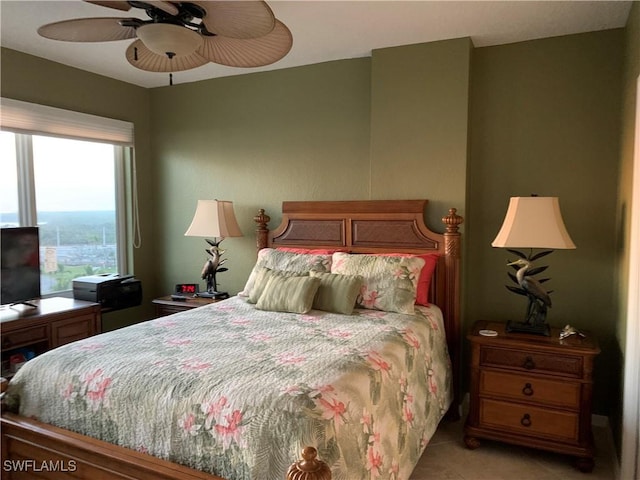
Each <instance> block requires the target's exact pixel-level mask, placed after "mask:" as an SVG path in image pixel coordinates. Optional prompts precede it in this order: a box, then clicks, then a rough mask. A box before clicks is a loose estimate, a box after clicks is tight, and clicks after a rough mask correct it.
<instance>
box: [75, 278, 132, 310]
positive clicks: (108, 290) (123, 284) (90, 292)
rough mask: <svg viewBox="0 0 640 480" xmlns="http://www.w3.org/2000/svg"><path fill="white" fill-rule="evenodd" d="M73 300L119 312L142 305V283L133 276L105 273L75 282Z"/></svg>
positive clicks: (77, 279)
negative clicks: (97, 304) (95, 304)
mask: <svg viewBox="0 0 640 480" xmlns="http://www.w3.org/2000/svg"><path fill="white" fill-rule="evenodd" d="M73 298H75V299H76V300H87V301H89V302H95V303H99V304H100V305H101V306H102V308H103V309H108V310H118V309H121V308H128V307H135V306H136V305H140V304H141V303H142V283H141V282H140V280H136V279H135V278H133V275H122V276H121V275H118V274H117V273H103V274H100V275H89V276H87V277H78V278H76V279H74V280H73Z"/></svg>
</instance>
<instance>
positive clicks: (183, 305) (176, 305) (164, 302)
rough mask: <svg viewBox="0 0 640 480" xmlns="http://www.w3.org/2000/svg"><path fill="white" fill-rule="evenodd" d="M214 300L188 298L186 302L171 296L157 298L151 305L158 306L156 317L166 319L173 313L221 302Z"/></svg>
mask: <svg viewBox="0 0 640 480" xmlns="http://www.w3.org/2000/svg"><path fill="white" fill-rule="evenodd" d="M219 301H220V300H215V299H213V298H202V297H188V298H187V299H186V300H172V299H171V295H167V296H164V297H160V298H156V299H154V300H153V301H152V302H151V303H153V304H154V305H155V306H156V317H164V316H166V315H171V314H172V313H178V312H184V311H185V310H191V309H192V308H198V307H202V306H203V305H209V304H211V303H216V302H219Z"/></svg>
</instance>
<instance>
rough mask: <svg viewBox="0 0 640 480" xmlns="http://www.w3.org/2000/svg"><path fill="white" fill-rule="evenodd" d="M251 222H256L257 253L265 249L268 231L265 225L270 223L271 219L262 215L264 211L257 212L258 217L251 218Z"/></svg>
mask: <svg viewBox="0 0 640 480" xmlns="http://www.w3.org/2000/svg"><path fill="white" fill-rule="evenodd" d="M253 221H254V222H256V224H257V227H256V247H257V249H258V251H260V250H262V249H263V248H266V247H267V243H268V236H269V229H268V228H267V224H268V223H269V222H270V221H271V217H270V216H269V215H267V214H265V213H264V209H263V208H261V209H259V210H258V215H256V216H255V217H253Z"/></svg>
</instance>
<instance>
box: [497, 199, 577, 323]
mask: <svg viewBox="0 0 640 480" xmlns="http://www.w3.org/2000/svg"><path fill="white" fill-rule="evenodd" d="M491 246H493V247H500V248H506V249H507V251H509V252H510V253H512V254H514V255H516V256H517V257H518V258H517V259H516V260H515V261H509V262H508V265H510V266H511V267H513V268H514V269H515V270H516V274H515V275H514V274H512V273H509V277H510V278H511V280H512V281H513V282H514V283H515V284H516V285H517V286H511V285H507V288H508V289H509V290H510V291H512V292H514V293H517V294H519V295H524V296H526V297H527V298H528V300H529V303H528V306H527V312H526V315H525V319H524V321H523V322H511V321H510V322H508V323H507V332H521V333H531V334H534V335H546V336H549V332H550V329H549V325H548V324H547V323H546V322H545V321H546V316H547V308H549V307H551V298H550V296H549V294H550V293H551V291H547V290H546V289H545V288H544V287H543V285H542V284H543V283H545V282H546V281H548V280H549V279H548V278H543V279H540V280H538V279H536V278H534V277H535V275H537V274H539V273H541V272H543V271H544V270H546V269H547V267H546V266H543V267H533V262H534V261H535V260H537V259H539V258H542V257H544V256H546V255H548V254H550V253H552V252H553V250H555V249H573V248H576V246H575V244H574V243H573V240H571V237H570V236H569V233H568V232H567V229H566V228H565V226H564V222H563V220H562V214H561V213H560V203H559V201H558V198H557V197H538V196H537V195H532V196H530V197H512V198H511V199H510V200H509V208H508V210H507V214H506V216H505V218H504V222H503V224H502V228H500V231H499V232H498V235H497V236H496V238H495V240H494V241H493V242H491ZM518 248H528V249H529V254H528V255H526V254H524V253H522V252H521V251H519V250H515V249H518ZM536 248H538V249H540V248H541V249H545V250H543V251H541V252H538V253H535V254H534V253H533V250H534V249H536Z"/></svg>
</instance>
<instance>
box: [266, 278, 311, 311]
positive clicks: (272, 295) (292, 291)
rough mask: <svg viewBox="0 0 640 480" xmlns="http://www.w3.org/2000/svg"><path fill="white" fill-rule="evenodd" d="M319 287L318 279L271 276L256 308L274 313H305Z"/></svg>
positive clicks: (309, 307) (309, 308)
mask: <svg viewBox="0 0 640 480" xmlns="http://www.w3.org/2000/svg"><path fill="white" fill-rule="evenodd" d="M319 287H320V279H319V278H315V277H309V276H304V277H297V276H290V277H285V276H284V275H277V274H274V275H271V277H270V278H269V281H268V282H267V285H266V286H265V287H264V291H263V292H262V295H260V298H259V299H258V302H257V303H256V308H257V309H259V310H269V311H275V312H291V313H307V312H308V311H309V310H311V308H312V307H313V299H314V297H315V296H316V293H317V292H318V288H319Z"/></svg>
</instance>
